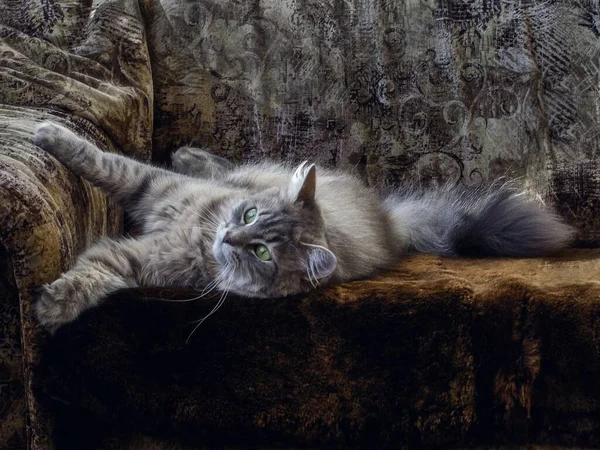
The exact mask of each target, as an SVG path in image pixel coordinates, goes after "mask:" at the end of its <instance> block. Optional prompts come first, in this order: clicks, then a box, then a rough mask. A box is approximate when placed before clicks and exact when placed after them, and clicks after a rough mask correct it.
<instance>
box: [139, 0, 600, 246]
mask: <svg viewBox="0 0 600 450" xmlns="http://www.w3.org/2000/svg"><path fill="white" fill-rule="evenodd" d="M141 3H142V4H143V5H144V10H145V15H146V17H147V26H148V33H149V45H150V52H151V55H152V63H153V76H154V87H155V98H156V103H155V106H156V127H155V135H154V136H155V157H156V158H157V159H158V160H160V161H164V160H166V159H167V155H168V152H169V151H170V149H172V148H173V147H176V146H177V145H185V144H189V143H190V142H195V143H197V144H200V145H204V146H208V147H212V148H214V149H216V150H217V152H218V153H219V154H221V155H223V156H228V157H230V158H233V159H236V160H238V161H240V160H256V159H260V158H264V157H271V158H274V159H276V160H282V159H283V160H292V161H295V162H299V161H301V160H303V159H313V160H318V161H320V162H321V163H324V164H328V165H331V166H342V167H356V168H358V170H359V171H360V172H361V174H362V175H363V176H364V177H365V179H367V180H368V181H369V182H370V183H372V184H376V183H377V184H390V185H396V184H398V183H399V182H400V181H401V180H402V179H411V180H412V179H418V178H420V179H422V180H425V181H430V180H432V179H444V180H461V181H462V182H463V183H465V184H478V183H481V181H482V180H484V179H494V178H497V177H499V176H505V175H508V176H511V177H523V179H524V183H525V185H526V186H527V188H528V189H530V190H531V191H532V192H533V193H536V194H539V195H540V196H542V197H543V198H544V199H546V201H549V202H558V203H559V207H560V209H561V212H562V213H563V214H564V215H565V216H566V217H567V218H568V219H569V220H570V221H571V222H572V223H574V224H575V225H577V226H578V227H579V228H580V229H581V235H580V239H581V240H583V241H587V242H599V241H600V238H599V236H600V211H599V209H598V208H599V207H598V205H599V200H600V188H599V184H598V175H599V173H600V172H599V169H598V167H597V159H598V152H599V149H600V143H599V142H600V141H599V139H598V136H600V127H599V125H598V119H597V109H598V107H599V106H600V104H599V102H598V94H597V85H598V67H597V61H598V57H599V56H600V40H599V39H598V33H599V30H598V28H597V26H598V24H597V17H598V14H599V13H600V10H598V5H597V3H596V2H593V1H591V0H584V1H580V2H572V1H542V0H539V1H527V2H523V1H503V0H502V1H501V0H473V1H464V0H436V1H428V2H423V1H388V0H385V1H378V2H375V1H372V0H350V1H345V2H331V1H318V0H317V1H291V0H284V1H281V0H262V1H256V2H255V1H225V2H214V1H212V0H195V1H181V0H143V1H142V2H141Z"/></svg>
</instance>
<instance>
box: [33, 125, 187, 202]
mask: <svg viewBox="0 0 600 450" xmlns="http://www.w3.org/2000/svg"><path fill="white" fill-rule="evenodd" d="M33 141H34V143H35V144H36V145H37V146H38V147H41V148H43V149H44V150H46V151H47V152H48V153H50V154H52V156H54V157H55V158H56V159H58V160H59V161H60V162H61V163H62V164H64V165H65V166H66V167H68V168H69V169H70V170H71V171H72V172H74V173H75V174H76V175H79V176H81V177H83V178H85V179H86V180H88V181H89V182H90V183H92V184H93V185H95V186H98V187H99V188H101V189H102V190H103V191H104V192H105V193H106V194H107V195H108V196H110V197H112V198H114V199H115V200H117V201H118V202H119V203H120V204H121V205H122V206H124V207H125V208H126V209H127V210H132V209H135V208H136V207H137V206H139V205H140V203H141V201H142V200H143V199H144V200H150V201H145V202H144V204H152V200H153V199H152V198H150V199H148V198H147V197H148V196H150V197H154V198H155V199H161V198H163V195H164V192H166V191H167V190H170V189H172V188H173V187H175V186H176V185H177V184H178V183H179V182H180V181H181V177H182V176H181V175H179V174H176V173H173V172H171V171H169V170H164V169H160V168H158V167H154V166H151V165H149V164H143V163H141V162H139V161H135V160H133V159H131V158H127V157H125V156H121V155H116V154H113V153H108V152H103V151H102V150H100V149H99V148H97V147H96V146H94V145H92V144H91V143H89V142H88V141H86V140H85V139H82V138H80V137H79V136H77V135H76V134H75V133H73V132H72V131H70V130H68V129H66V128H64V127H62V126H60V125H56V124H54V123H52V122H45V123H43V124H41V125H40V126H39V127H38V128H37V130H36V132H35V136H34V138H33Z"/></svg>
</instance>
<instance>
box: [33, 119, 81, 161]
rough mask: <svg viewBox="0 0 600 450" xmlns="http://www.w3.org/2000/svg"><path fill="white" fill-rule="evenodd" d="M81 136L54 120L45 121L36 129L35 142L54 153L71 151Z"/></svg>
mask: <svg viewBox="0 0 600 450" xmlns="http://www.w3.org/2000/svg"><path fill="white" fill-rule="evenodd" d="M78 141H79V138H78V137H77V136H76V135H75V133H73V132H72V131H70V130H68V129H66V128H65V127H62V126H60V125H57V124H55V123H52V122H44V123H42V124H41V125H40V126H39V127H37V129H36V130H35V135H34V136H33V143H34V144H35V145H37V146H38V147H40V148H42V149H44V150H46V151H47V152H49V153H51V154H52V155H55V156H57V155H59V154H65V153H69V152H71V151H72V150H73V148H74V147H75V146H76V145H77V143H78Z"/></svg>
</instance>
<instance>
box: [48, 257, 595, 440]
mask: <svg viewBox="0 0 600 450" xmlns="http://www.w3.org/2000/svg"><path fill="white" fill-rule="evenodd" d="M599 273H600V251H598V250H578V251H570V252H568V253H566V254H564V255H562V256H557V257H553V258H543V259H519V260H510V259H506V260H500V259H493V260H492V259H489V260H487V259H486V260H476V259H467V260H455V259H447V258H438V257H431V256H415V257H410V258H407V259H406V260H405V261H404V262H403V263H402V264H400V265H399V266H398V267H397V269H395V270H393V271H391V272H389V273H387V274H382V275H381V276H379V277H377V278H375V279H373V280H366V281H358V282H354V283H348V284H345V285H341V286H337V287H331V288H328V289H323V290H319V291H316V292H313V293H311V294H309V295H305V296H299V297H293V298H287V299H273V300H264V299H243V298H235V297H231V298H228V299H227V301H226V302H225V304H224V305H223V307H222V308H221V309H220V310H219V311H218V312H217V313H216V314H215V315H213V316H212V317H211V318H210V319H208V320H207V321H206V322H204V323H203V324H202V326H200V327H199V328H198V329H197V330H196V331H195V332H194V334H193V335H192V336H191V337H190V338H189V341H188V340H187V338H188V336H189V334H190V332H191V331H192V330H193V328H194V327H195V322H193V321H195V320H197V319H200V318H202V317H203V316H204V315H206V314H207V313H208V311H210V309H211V308H212V306H213V305H214V303H215V302H216V301H217V298H203V299H199V300H197V301H194V302H175V301H164V300H167V299H169V300H177V299H179V300H183V299H186V298H192V297H194V296H195V295H197V293H194V292H193V291H176V290H174V291H173V290H172V291H163V290H159V289H137V290H129V291H122V292H120V293H117V294H115V295H113V296H112V297H111V299H110V300H109V301H108V302H107V303H106V304H104V305H103V306H101V307H100V308H98V309H97V310H92V311H89V312H88V313H86V314H85V315H84V317H82V318H81V320H79V321H77V322H75V323H73V324H72V325H70V326H67V327H64V328H62V329H60V330H59V332H58V333H57V335H56V336H55V337H54V338H53V339H52V340H51V341H50V342H49V344H48V348H47V349H46V350H45V352H44V362H43V364H42V368H41V369H40V370H42V372H41V374H40V380H43V383H42V384H41V386H40V392H39V395H40V396H41V397H42V398H47V399H48V402H50V403H51V404H54V405H55V406H54V409H55V410H56V411H57V412H58V414H57V424H58V426H57V430H58V432H57V436H58V437H57V439H58V441H57V442H58V443H60V444H61V445H62V446H64V447H63V448H124V447H127V448H129V447H128V446H131V447H132V448H136V445H137V446H140V447H143V445H150V444H149V443H152V448H172V447H170V446H171V445H175V446H178V445H180V446H183V447H186V446H187V447H189V448H205V447H210V446H211V445H226V446H239V447H242V448H243V447H247V446H251V445H252V446H273V445H278V446H288V447H297V446H300V447H304V446H310V447H323V446H326V447H331V446H335V447H340V448H349V447H362V448H418V447H423V446H425V447H439V446H444V447H447V446H476V445H480V446H481V445H489V444H506V445H508V444H512V445H515V444H528V443H536V444H538V445H551V444H553V445H563V446H573V445H587V446H597V445H600V428H599V427H600V387H599V386H598V382H597V380H598V377H599V376H600V338H599V336H598V329H600V280H599V279H598V274H599ZM159 299H162V300H163V301H161V300H159ZM176 448H178V447H176Z"/></svg>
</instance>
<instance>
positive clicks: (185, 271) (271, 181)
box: [34, 123, 573, 330]
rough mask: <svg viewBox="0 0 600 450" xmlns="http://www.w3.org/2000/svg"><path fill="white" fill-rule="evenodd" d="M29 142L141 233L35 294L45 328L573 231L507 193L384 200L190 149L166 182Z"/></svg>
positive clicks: (523, 251)
mask: <svg viewBox="0 0 600 450" xmlns="http://www.w3.org/2000/svg"><path fill="white" fill-rule="evenodd" d="M34 142H35V144H36V145H38V146H39V147H41V148H43V149H44V150H46V151H48V152H49V153H51V154H52V155H53V156H54V157H56V158H57V159H58V160H59V161H60V162H61V163H62V164H64V165H65V166H66V167H68V168H69V169H70V170H71V171H73V172H74V173H75V174H77V175H79V176H81V177H83V178H85V179H86V180H88V181H89V182H91V183H92V184H94V185H95V186H98V187H99V188H101V189H102V190H103V191H104V192H105V193H106V194H107V195H108V196H109V197H111V198H112V199H114V200H115V201H117V202H118V203H119V204H120V205H122V206H123V207H124V208H125V210H126V211H128V212H129V213H130V214H131V216H132V217H133V219H134V220H136V221H137V222H139V223H140V224H141V226H142V233H141V235H140V236H139V237H136V238H120V239H103V240H101V241H100V242H98V243H96V244H95V245H93V246H92V247H91V248H90V249H88V250H87V251H86V252H84V253H83V254H82V255H81V256H80V257H79V259H78V260H77V262H76V264H75V265H74V267H73V268H71V270H69V271H68V272H66V273H64V274H63V275H62V276H61V277H60V278H59V279H58V280H56V281H54V282H53V283H51V284H47V285H45V286H43V288H42V290H41V294H40V296H39V299H38V301H37V302H36V304H35V310H36V313H37V317H38V319H39V320H40V322H41V323H42V324H43V325H44V326H45V327H47V328H48V329H50V330H55V329H56V328H58V327H59V326H61V325H62V324H65V323H67V322H70V321H72V320H74V319H75V318H76V317H77V316H78V315H79V314H80V313H81V312H82V311H84V310H86V309H88V308H90V307H93V306H95V305H97V304H98V303H99V302H100V301H101V300H102V299H103V298H104V297H106V296H107V295H109V294H110V293H111V292H114V291H116V290H118V289H121V288H128V287H134V286H171V287H188V288H190V287H191V288H195V289H198V290H202V289H206V288H207V286H208V287H209V288H210V287H214V288H216V289H218V290H219V291H222V292H227V291H230V292H234V293H236V294H240V295H245V296H255V297H280V296H287V295H293V294H297V293H301V292H306V291H308V290H310V289H312V288H314V287H315V286H317V285H323V284H331V283H340V282H344V281H348V280H354V279H358V278H364V277H368V276H370V275H372V274H374V273H375V272H377V271H380V270H382V269H385V268H389V267H390V266H392V265H394V264H396V263H398V262H399V261H400V259H401V258H402V255H404V254H405V253H406V252H410V251H417V252H426V253H434V254H439V255H463V254H466V255H469V254H472V255H497V256H538V255H543V254H547V253H550V252H553V251H556V250H558V249H560V248H562V247H564V246H565V245H566V244H567V243H568V242H569V240H570V239H571V237H572V234H573V230H572V229H571V228H570V227H569V226H568V225H566V224H564V223H563V222H562V221H561V220H560V218H559V217H558V216H557V215H556V214H554V213H553V212H552V211H550V210H548V209H545V208H542V207H541V206H539V205H537V204H535V203H532V202H530V201H528V200H527V199H526V198H525V196H524V195H522V194H520V193H519V192H518V191H516V190H515V189H514V188H513V187H511V185H510V184H502V185H500V184H497V185H492V186H491V187H486V188H478V189H471V190H468V189H463V188H459V187H450V186H445V187H442V188H439V189H434V190H424V191H423V190H408V191H405V192H400V191H398V192H394V193H392V194H389V195H387V196H382V195H380V194H379V193H378V192H376V191H375V190H374V189H371V188H367V187H366V186H365V185H364V184H363V183H362V182H361V181H360V180H359V179H358V178H356V177H354V176H352V175H350V174H347V173H342V172H339V171H330V170H325V169H321V168H319V169H318V171H317V169H316V167H315V166H314V165H310V164H306V163H304V164H301V165H300V166H299V167H297V168H296V169H292V168H289V167H286V166H284V165H280V164H274V163H263V164H256V165H244V166H241V167H235V166H233V165H232V164H231V163H229V162H228V161H227V160H225V159H223V158H219V157H216V156H214V155H211V154H210V153H208V152H205V151H202V150H199V149H193V148H182V149H179V150H178V151H177V152H175V153H174V155H173V157H172V163H173V168H174V170H178V171H179V172H182V173H176V172H173V171H169V170H165V169H161V168H158V167H154V166H150V165H147V164H143V163H140V162H137V161H134V160H133V159H129V158H127V157H124V156H120V155H116V154H111V153H106V152H102V151H101V150H99V149H98V148H96V147H95V146H93V145H92V144H90V143H89V142H87V141H86V140H84V139H82V138H80V137H78V136H76V135H75V134H74V133H73V132H71V131H69V130H67V129H66V128H63V127H61V126H58V125H55V124H53V123H44V124H42V125H41V126H39V128H38V129H37V131H36V134H35V137H34Z"/></svg>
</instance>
